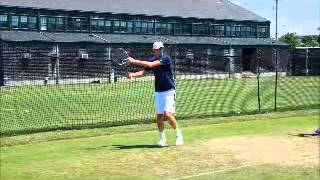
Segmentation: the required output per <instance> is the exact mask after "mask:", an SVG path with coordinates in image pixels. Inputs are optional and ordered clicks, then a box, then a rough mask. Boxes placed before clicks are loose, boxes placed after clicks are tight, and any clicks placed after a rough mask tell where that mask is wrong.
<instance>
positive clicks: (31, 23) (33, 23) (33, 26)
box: [28, 16, 37, 29]
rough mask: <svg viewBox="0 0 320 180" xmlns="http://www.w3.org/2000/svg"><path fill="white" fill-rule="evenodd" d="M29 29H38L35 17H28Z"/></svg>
mask: <svg viewBox="0 0 320 180" xmlns="http://www.w3.org/2000/svg"><path fill="white" fill-rule="evenodd" d="M28 28H29V29H37V17H34V16H29V17H28Z"/></svg>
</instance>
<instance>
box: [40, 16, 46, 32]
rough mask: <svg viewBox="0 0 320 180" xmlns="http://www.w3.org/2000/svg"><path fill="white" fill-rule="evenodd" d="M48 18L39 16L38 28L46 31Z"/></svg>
mask: <svg viewBox="0 0 320 180" xmlns="http://www.w3.org/2000/svg"><path fill="white" fill-rule="evenodd" d="M47 23H48V18H47V17H41V18H40V30H42V31H46V30H48V24H47Z"/></svg>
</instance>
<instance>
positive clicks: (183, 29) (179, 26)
mask: <svg viewBox="0 0 320 180" xmlns="http://www.w3.org/2000/svg"><path fill="white" fill-rule="evenodd" d="M175 34H177V35H182V34H183V35H191V34H192V24H191V23H176V24H175Z"/></svg>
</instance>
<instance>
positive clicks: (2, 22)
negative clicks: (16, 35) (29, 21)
mask: <svg viewBox="0 0 320 180" xmlns="http://www.w3.org/2000/svg"><path fill="white" fill-rule="evenodd" d="M6 27H8V15H6V14H0V28H6Z"/></svg>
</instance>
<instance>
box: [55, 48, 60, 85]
mask: <svg viewBox="0 0 320 180" xmlns="http://www.w3.org/2000/svg"><path fill="white" fill-rule="evenodd" d="M55 71H56V72H55V74H56V84H59V80H60V59H59V44H58V43H56V68H55Z"/></svg>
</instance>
